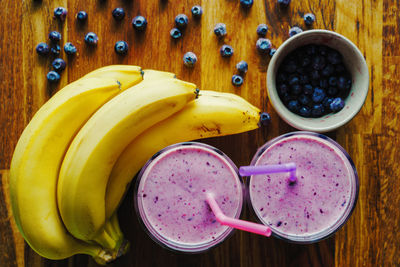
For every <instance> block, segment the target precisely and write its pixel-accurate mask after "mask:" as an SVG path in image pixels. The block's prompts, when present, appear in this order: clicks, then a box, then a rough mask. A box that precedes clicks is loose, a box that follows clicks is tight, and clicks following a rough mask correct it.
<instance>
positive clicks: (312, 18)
mask: <svg viewBox="0 0 400 267" xmlns="http://www.w3.org/2000/svg"><path fill="white" fill-rule="evenodd" d="M303 19H304V23H305V24H306V25H307V26H310V25H312V24H313V23H314V21H315V15H314V14H313V13H307V14H305V15H304V17H303Z"/></svg>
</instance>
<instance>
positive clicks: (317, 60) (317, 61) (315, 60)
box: [312, 56, 325, 70]
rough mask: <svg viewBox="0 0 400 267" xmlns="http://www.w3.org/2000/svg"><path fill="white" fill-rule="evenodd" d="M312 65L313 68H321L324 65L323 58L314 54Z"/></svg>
mask: <svg viewBox="0 0 400 267" xmlns="http://www.w3.org/2000/svg"><path fill="white" fill-rule="evenodd" d="M312 67H313V69H315V70H322V69H323V68H324V67H325V58H324V57H322V56H316V57H314V58H313V61H312Z"/></svg>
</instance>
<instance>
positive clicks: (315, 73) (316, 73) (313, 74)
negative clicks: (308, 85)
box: [311, 70, 321, 80]
mask: <svg viewBox="0 0 400 267" xmlns="http://www.w3.org/2000/svg"><path fill="white" fill-rule="evenodd" d="M320 77H321V76H320V75H319V71H318V70H312V71H311V80H319V78H320Z"/></svg>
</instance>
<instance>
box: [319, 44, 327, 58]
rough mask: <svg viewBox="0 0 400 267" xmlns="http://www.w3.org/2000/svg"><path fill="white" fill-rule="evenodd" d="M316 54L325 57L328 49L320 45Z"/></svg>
mask: <svg viewBox="0 0 400 267" xmlns="http://www.w3.org/2000/svg"><path fill="white" fill-rule="evenodd" d="M318 52H319V54H320V55H321V56H326V54H327V53H328V47H327V46H325V45H320V46H319V47H318Z"/></svg>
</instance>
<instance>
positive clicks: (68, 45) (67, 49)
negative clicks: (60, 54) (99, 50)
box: [64, 42, 76, 55]
mask: <svg viewBox="0 0 400 267" xmlns="http://www.w3.org/2000/svg"><path fill="white" fill-rule="evenodd" d="M64 52H65V53H66V54H67V55H73V54H75V53H76V47H75V46H74V45H73V44H72V43H70V42H67V43H65V45H64Z"/></svg>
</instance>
